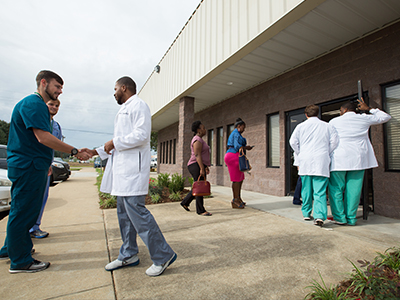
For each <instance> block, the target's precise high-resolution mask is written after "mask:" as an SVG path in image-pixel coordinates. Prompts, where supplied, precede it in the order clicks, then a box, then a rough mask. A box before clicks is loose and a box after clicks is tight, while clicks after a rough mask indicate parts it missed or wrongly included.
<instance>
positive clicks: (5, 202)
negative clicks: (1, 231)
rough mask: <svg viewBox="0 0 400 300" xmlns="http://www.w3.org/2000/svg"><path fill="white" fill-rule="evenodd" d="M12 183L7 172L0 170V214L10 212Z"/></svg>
mask: <svg viewBox="0 0 400 300" xmlns="http://www.w3.org/2000/svg"><path fill="white" fill-rule="evenodd" d="M10 190H11V181H10V180H9V179H8V177H7V170H5V169H0V212H3V211H8V210H10V205H11V193H10Z"/></svg>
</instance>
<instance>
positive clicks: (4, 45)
mask: <svg viewBox="0 0 400 300" xmlns="http://www.w3.org/2000/svg"><path fill="white" fill-rule="evenodd" d="M199 3H200V0H168V1H166V0H145V1H144V0H140V1H139V0H113V1H105V0H97V1H94V0H80V1H76V0H69V1H54V0H36V1H32V0H1V3H0V8H1V9H0V120H3V121H6V122H10V119H11V113H12V110H13V107H14V106H15V104H16V103H17V102H18V101H20V100H21V99H23V98H24V97H25V96H27V95H29V94H31V93H33V92H35V91H36V82H35V78H36V75H37V73H39V71H40V70H52V71H54V72H56V73H57V74H59V75H60V76H61V77H62V78H63V80H64V88H63V94H62V95H60V96H59V99H60V101H61V105H60V110H59V112H58V114H57V115H56V116H55V118H54V119H55V120H56V121H58V122H59V123H60V125H61V127H62V130H63V135H64V136H65V140H64V141H65V142H66V143H68V144H70V145H72V146H74V147H76V148H82V147H87V148H94V147H98V146H101V145H103V144H104V143H105V142H107V141H109V140H110V139H112V133H113V126H114V117H115V115H116V113H117V112H118V109H119V105H118V104H117V103H116V101H115V99H114V96H113V95H114V85H115V82H116V80H117V79H119V78H120V77H122V76H129V77H131V78H132V79H133V80H135V82H136V85H137V88H138V91H140V89H141V88H142V87H143V85H144V84H145V82H146V80H147V79H148V77H149V76H150V75H151V73H152V71H153V69H154V67H155V66H156V65H157V64H158V63H159V62H160V60H161V58H162V57H163V55H164V54H165V53H166V52H167V50H168V48H169V47H170V45H171V44H172V42H173V41H174V39H175V38H176V37H177V35H178V34H179V32H180V31H181V29H182V28H183V27H184V25H185V24H186V22H187V21H188V19H189V18H190V16H191V15H192V13H193V12H194V11H195V9H196V8H197V6H198V4H199ZM144 100H145V99H144Z"/></svg>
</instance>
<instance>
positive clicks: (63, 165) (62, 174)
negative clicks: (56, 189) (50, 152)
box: [50, 157, 71, 184]
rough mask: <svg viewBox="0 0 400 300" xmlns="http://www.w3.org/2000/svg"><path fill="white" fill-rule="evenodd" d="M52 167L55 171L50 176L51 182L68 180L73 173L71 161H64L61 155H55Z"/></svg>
mask: <svg viewBox="0 0 400 300" xmlns="http://www.w3.org/2000/svg"><path fill="white" fill-rule="evenodd" d="M51 169H52V170H53V173H52V174H51V176H50V184H52V183H53V181H59V180H67V179H68V178H69V176H70V175H71V170H70V168H69V163H67V162H65V161H63V160H62V158H60V157H54V161H53V163H52V164H51Z"/></svg>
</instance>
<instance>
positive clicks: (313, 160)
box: [289, 117, 338, 177]
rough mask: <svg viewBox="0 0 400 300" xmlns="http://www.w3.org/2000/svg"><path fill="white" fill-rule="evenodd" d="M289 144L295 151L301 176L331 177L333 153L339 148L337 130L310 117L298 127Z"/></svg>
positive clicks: (296, 162)
mask: <svg viewBox="0 0 400 300" xmlns="http://www.w3.org/2000/svg"><path fill="white" fill-rule="evenodd" d="M289 144H290V146H291V147H292V149H293V150H294V155H295V164H294V165H298V166H299V175H309V176H323V177H329V173H330V172H329V163H330V155H331V153H332V151H333V150H334V149H335V148H336V147H337V144H338V136H337V133H336V131H335V129H334V128H333V127H332V126H331V125H329V124H328V123H326V122H324V121H321V120H320V119H318V118H317V117H310V118H308V119H307V120H305V121H304V122H302V123H301V124H299V125H297V127H296V128H295V129H294V131H293V133H292V136H291V137H290V140H289Z"/></svg>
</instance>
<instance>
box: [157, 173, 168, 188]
mask: <svg viewBox="0 0 400 300" xmlns="http://www.w3.org/2000/svg"><path fill="white" fill-rule="evenodd" d="M157 181H158V185H159V186H160V187H168V186H169V182H170V181H169V174H168V173H160V174H158V177H157Z"/></svg>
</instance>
